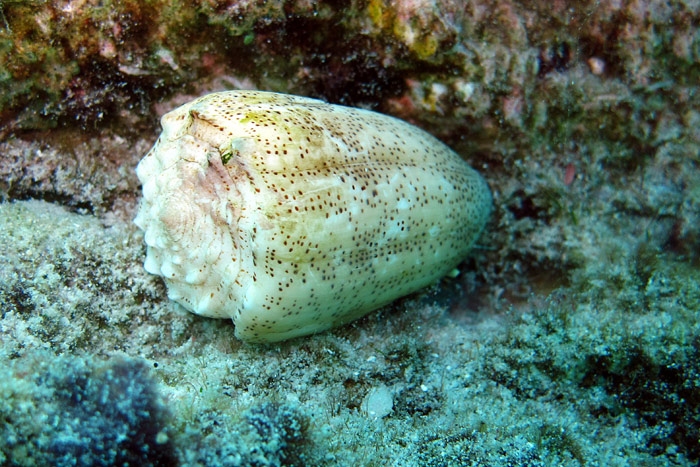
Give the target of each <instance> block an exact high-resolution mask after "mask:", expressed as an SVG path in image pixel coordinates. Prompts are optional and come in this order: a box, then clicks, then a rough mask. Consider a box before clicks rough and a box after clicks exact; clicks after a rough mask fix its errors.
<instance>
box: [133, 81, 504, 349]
mask: <svg viewBox="0 0 700 467" xmlns="http://www.w3.org/2000/svg"><path fill="white" fill-rule="evenodd" d="M161 122H162V125H163V133H162V135H161V136H160V138H159V139H158V141H157V142H156V144H155V145H154V147H153V148H152V149H151V151H150V152H149V153H148V154H147V155H146V156H145V157H144V159H143V160H142V161H141V162H140V163H139V166H138V167H137V175H138V177H139V179H140V180H141V183H142V186H143V199H142V202H141V205H140V209H139V212H138V214H137V216H136V219H135V221H134V222H135V223H136V225H138V226H139V227H140V228H141V229H142V230H144V232H145V235H144V239H145V241H146V244H147V245H148V248H147V256H146V261H145V264H144V265H145V268H146V270H147V271H148V272H149V273H152V274H158V275H161V276H163V277H164V280H165V282H166V285H167V286H168V294H169V297H170V298H172V299H173V300H175V301H177V302H178V303H180V304H181V305H183V306H184V307H185V308H187V309H188V310H190V311H192V312H194V313H197V314H201V315H203V316H209V317H231V318H233V320H234V323H235V326H236V331H235V332H236V336H237V337H239V338H241V339H242V340H246V341H250V342H274V341H279V340H284V339H288V338H292V337H296V336H301V335H307V334H313V333H316V332H320V331H323V330H325V329H328V328H330V327H333V326H336V325H339V324H343V323H346V322H348V321H351V320H353V319H355V318H358V317H360V316H362V315H364V314H366V313H368V312H369V311H371V310H373V309H376V308H378V307H380V306H382V305H384V304H386V303H389V302H390V301H392V300H394V299H396V298H398V297H400V296H402V295H405V294H407V293H410V292H413V291H415V290H417V289H419V288H421V287H424V286H425V285H428V284H430V283H431V282H434V281H435V280H437V279H439V278H440V277H441V276H443V275H445V274H447V273H449V272H450V271H451V270H452V269H454V267H455V266H456V265H457V264H458V263H459V262H460V261H461V260H462V259H463V258H464V256H465V255H466V253H467V252H468V250H469V248H470V247H471V245H472V244H473V242H474V241H475V240H476V238H477V237H478V236H479V234H480V232H481V230H482V229H483V227H484V224H485V223H486V220H487V218H488V216H489V214H490V211H491V205H492V199H491V193H490V190H489V188H488V185H487V184H486V182H485V181H484V179H483V178H482V177H481V176H480V175H479V174H478V173H477V172H475V171H474V170H473V169H472V168H471V167H469V166H468V165H467V164H466V163H465V162H464V161H462V160H461V159H460V158H459V156H457V155H456V154H455V153H454V152H452V151H451V150H450V149H449V148H448V147H447V146H445V145H444V144H443V143H441V142H439V141H438V140H437V139H435V138H434V137H432V136H430V135H429V134H427V133H425V132H423V131H422V130H420V129H418V128H416V127H414V126H411V125H409V124H407V123H405V122H403V121H401V120H398V119H395V118H393V117H388V116H384V115H381V114H377V113H374V112H370V111H365V110H360V109H351V108H347V107H342V106H335V105H330V104H326V103H324V102H322V101H319V100H316V99H309V98H304V97H298V96H288V95H284V94H276V93H267V92H258V91H228V92H223V93H215V94H210V95H207V96H203V97H201V98H199V99H197V100H195V101H192V102H190V103H189V104H186V105H184V106H182V107H180V108H178V109H175V110H173V111H171V112H169V113H168V114H166V115H164V116H163V118H162V120H161Z"/></svg>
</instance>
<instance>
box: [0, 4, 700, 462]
mask: <svg viewBox="0 0 700 467" xmlns="http://www.w3.org/2000/svg"><path fill="white" fill-rule="evenodd" d="M240 88H250V89H264V90H272V91H279V92H288V93H293V94H300V95H307V96H313V97H319V98H323V99H326V100H328V101H330V102H333V103H341V104H346V105H352V106H362V107H367V108H372V109H375V110H378V111H381V112H384V113H388V114H392V115H395V116H398V117H400V118H403V119H405V120H408V121H410V122H412V123H415V124H417V125H419V126H421V127H422V128H424V129H426V130H427V131H429V132H430V133H432V134H434V135H436V136H438V137H439V138H441V139H442V140H443V141H445V142H446V143H448V144H449V145H450V146H452V147H453V148H454V149H455V150H456V151H457V152H459V153H460V154H461V155H462V156H463V157H464V158H465V160H467V161H469V162H470V163H471V164H472V165H473V166H474V167H475V168H477V169H478V170H479V171H480V172H481V173H482V174H483V175H484V176H485V177H486V179H487V180H488V182H489V184H490V185H491V188H492V190H493V193H494V198H495V213H494V215H493V218H492V219H491V221H490V223H489V225H488V227H487V230H486V232H485V233H484V235H483V237H482V238H481V240H480V242H479V246H478V248H476V249H475V250H474V252H473V254H472V255H471V257H470V258H469V259H468V260H467V261H465V263H464V264H463V265H462V266H461V275H460V276H459V277H458V278H456V279H445V280H443V281H442V282H441V283H440V284H437V285H436V286H434V287H432V288H430V289H429V290H426V291H423V292H422V293H418V294H415V295H413V296H410V297H407V298H405V299H402V300H399V301H397V302H395V303H394V304H392V305H391V306H388V307H386V308H384V309H382V310H380V311H378V312H376V313H372V314H370V315H368V316H367V317H365V318H363V319H361V320H359V321H357V322H355V323H352V324H351V325H348V326H345V327H343V328H340V329H336V330H333V331H331V332H327V333H324V334H321V335H317V336H312V337H309V338H303V339H297V340H293V341H291V342H286V343H281V344H276V345H269V346H253V345H245V344H242V343H241V342H239V341H237V340H235V338H234V337H233V328H232V324H231V323H230V322H228V321H218V320H210V319H206V318H201V317H198V316H194V315H192V314H190V313H187V312H186V311H184V310H183V309H181V308H179V307H178V306H176V305H175V304H173V303H171V302H170V301H169V300H168V299H167V297H166V293H165V289H164V286H163V284H162V282H161V281H160V279H159V278H157V277H153V276H149V275H148V274H146V273H145V271H144V270H143V267H142V262H143V259H144V256H145V247H144V245H143V239H142V235H141V233H140V232H139V231H138V229H137V228H136V227H135V226H134V225H133V224H132V222H131V220H132V219H133V217H134V214H135V210H136V208H137V205H138V199H139V196H140V187H139V183H138V180H137V178H136V175H135V173H134V168H135V166H136V164H137V163H138V161H139V160H140V158H141V157H142V156H143V155H144V154H145V153H146V152H147V151H148V149H149V148H150V146H151V145H152V144H153V142H154V141H155V139H156V138H157V135H158V133H159V126H158V118H159V116H160V115H162V114H163V113H164V112H166V111H167V110H170V109H172V108H174V107H176V106H177V105H179V104H181V103H184V102H186V101H188V100H190V99H192V98H194V97H196V96H199V95H202V94H204V93H207V92H212V91H218V90H224V89H240ZM699 163H700V3H698V2H697V1H694V0H688V1H677V0H671V1H659V0H655V1H644V0H637V1H635V0H609V1H608V0H604V1H575V2H564V1H519V2H515V1H502V0H495V1H492V0H480V1H468V2H464V1H450V0H438V1H423V0H399V1H388V0H363V1H360V0H345V1H335V2H314V1H308V0H306V1H304V0H301V1H287V2H279V1H267V2H265V1H233V2H229V1H216V0H210V1H195V2H185V1H181V2H178V1H175V2H172V1H164V0H151V1H147V2H143V1H120V2H116V1H109V0H107V1H97V0H81V1H52V2H46V1H41V0H28V1H21V0H12V1H3V2H0V199H1V200H2V203H0V226H1V228H0V306H1V309H0V311H1V319H0V332H1V334H0V339H1V346H0V356H1V357H2V361H3V362H4V364H3V365H2V366H0V400H2V402H0V465H3V466H4V465H8V466H14V465H113V464H116V463H124V462H126V463H130V464H131V465H193V466H195V465H201V466H204V465H227V466H247V465H255V466H264V465H270V466H272V465H314V466H316V465H318V466H320V465H324V466H325V465H327V466H335V465H338V466H343V465H358V466H360V465H362V466H375V465H376V466H380V465H381V466H385V465H397V466H409V465H417V466H442V465H455V466H456V465H474V466H477V465H483V466H486V465H488V466H492V465H523V466H540V465H542V466H545V465H555V464H557V465H567V466H569V465H571V466H576V465H582V466H583V465H608V466H625V465H634V466H658V465H680V466H682V465H688V466H691V465H697V462H698V461H699V460H700V355H699V354H700V350H699V349H700V320H699V313H698V310H699V309H700V285H699V284H700V269H699V266H700V172H699V171H698V164H699Z"/></svg>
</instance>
